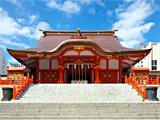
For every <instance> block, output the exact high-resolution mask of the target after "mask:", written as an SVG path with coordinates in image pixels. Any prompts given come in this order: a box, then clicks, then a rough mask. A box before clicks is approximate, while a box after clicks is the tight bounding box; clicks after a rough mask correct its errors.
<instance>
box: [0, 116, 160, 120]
mask: <svg viewBox="0 0 160 120" xmlns="http://www.w3.org/2000/svg"><path fill="white" fill-rule="evenodd" d="M0 119H12V120H14V119H16V120H18V119H93V120H94V119H160V116H100V117H99V116H41V117H40V116H39V117H37V116H0Z"/></svg>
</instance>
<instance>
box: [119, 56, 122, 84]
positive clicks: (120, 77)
mask: <svg viewBox="0 0 160 120" xmlns="http://www.w3.org/2000/svg"><path fill="white" fill-rule="evenodd" d="M119 83H122V58H121V57H120V58H119Z"/></svg>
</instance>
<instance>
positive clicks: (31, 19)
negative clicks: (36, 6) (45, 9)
mask: <svg viewBox="0 0 160 120" xmlns="http://www.w3.org/2000/svg"><path fill="white" fill-rule="evenodd" d="M29 19H30V21H29V23H30V24H32V23H33V22H34V21H35V20H36V19H37V16H35V15H30V16H29Z"/></svg>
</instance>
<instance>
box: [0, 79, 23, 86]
mask: <svg viewBox="0 0 160 120" xmlns="http://www.w3.org/2000/svg"><path fill="white" fill-rule="evenodd" d="M22 81H23V79H21V80H12V79H9V80H2V79H0V85H20V84H21V83H22Z"/></svg>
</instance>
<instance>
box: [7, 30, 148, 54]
mask: <svg viewBox="0 0 160 120" xmlns="http://www.w3.org/2000/svg"><path fill="white" fill-rule="evenodd" d="M114 32H115V31H81V34H83V35H84V36H86V37H87V39H71V37H72V36H73V35H74V34H76V33H77V31H43V36H41V37H40V39H39V42H38V44H37V45H36V46H35V47H33V48H29V49H19V50H10V49H7V50H8V52H9V53H12V52H16V51H17V52H23V53H26V54H27V53H28V54H29V53H45V54H47V53H56V51H58V50H59V49H60V48H61V47H62V46H65V45H67V44H70V45H74V44H76V45H78V44H79V45H81V44H83V45H93V46H94V47H96V48H97V49H99V50H100V51H101V52H102V53H103V54H112V55H119V54H123V53H124V54H126V53H135V54H137V53H145V52H147V53H148V52H150V50H151V49H132V48H126V47H123V46H122V45H121V44H120V42H119V40H118V37H117V36H115V35H114Z"/></svg>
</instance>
